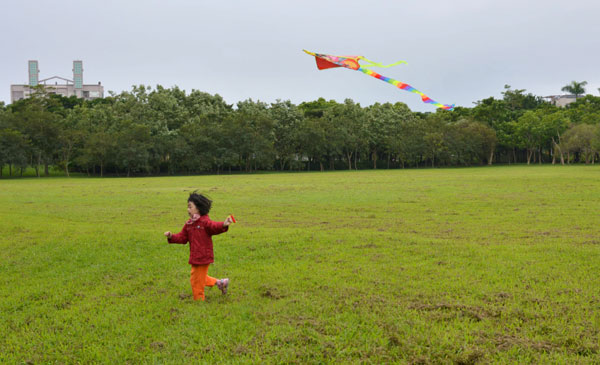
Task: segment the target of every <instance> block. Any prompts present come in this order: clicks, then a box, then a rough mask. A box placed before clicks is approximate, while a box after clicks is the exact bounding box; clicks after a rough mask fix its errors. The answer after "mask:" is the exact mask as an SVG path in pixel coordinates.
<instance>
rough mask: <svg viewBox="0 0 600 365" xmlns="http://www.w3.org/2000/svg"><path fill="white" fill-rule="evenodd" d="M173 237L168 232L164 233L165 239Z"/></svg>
mask: <svg viewBox="0 0 600 365" xmlns="http://www.w3.org/2000/svg"><path fill="white" fill-rule="evenodd" d="M172 236H173V234H172V233H171V232H169V231H167V232H165V237H167V238H171V237H172Z"/></svg>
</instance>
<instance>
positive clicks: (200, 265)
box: [165, 192, 233, 300]
mask: <svg viewBox="0 0 600 365" xmlns="http://www.w3.org/2000/svg"><path fill="white" fill-rule="evenodd" d="M211 205H212V201H211V200H210V199H208V198H207V197H205V196H204V195H202V194H196V192H193V193H191V194H190V196H189V198H188V208H187V211H188V214H189V216H190V219H189V220H188V221H187V222H185V224H184V225H183V229H182V230H181V232H179V233H177V234H172V233H171V232H165V236H166V237H167V238H168V241H169V243H181V244H186V243H188V241H189V243H190V260H189V263H190V265H192V272H191V276H190V282H191V284H192V293H193V294H194V300H204V287H205V286H211V287H212V286H214V285H217V287H218V288H219V289H220V290H221V292H222V293H223V294H227V287H228V286H229V279H227V278H225V279H219V280H217V279H215V278H213V277H210V276H208V266H209V265H210V264H212V263H213V262H214V253H213V242H212V238H211V237H212V236H214V235H216V234H220V233H223V232H227V230H228V229H229V225H230V224H231V223H232V222H233V221H232V218H231V216H229V217H227V219H225V221H224V222H214V221H211V220H210V218H209V217H208V212H209V210H210V206H211Z"/></svg>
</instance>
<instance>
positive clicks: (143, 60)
mask: <svg viewBox="0 0 600 365" xmlns="http://www.w3.org/2000/svg"><path fill="white" fill-rule="evenodd" d="M599 19H600V1H598V0H570V1H564V0H562V1H555V0H545V1H541V0H531V1H525V0H518V1H516V0H495V1H491V0H459V1H449V0H445V1H442V0H430V1H416V0H390V1H378V0H373V1H365V0H360V1H355V0H346V1H338V0H319V1H315V0H297V1H285V0H253V1H236V0H229V1H228V0H212V1H204V0H189V1H188V0H186V1H184V0H169V1H165V0H163V1H156V0H119V1H117V0H103V1H85V0H77V1H71V0H55V1H42V0H37V1H35V0H28V1H6V2H3V4H2V11H1V13H0V32H1V34H2V36H3V42H2V45H1V49H2V52H1V55H2V56H1V57H0V65H1V66H2V67H1V68H0V70H1V71H0V101H4V102H5V103H7V104H8V103H9V102H10V85H11V84H24V83H26V82H27V61H28V60H38V61H39V68H40V79H44V78H48V77H52V76H62V77H66V78H69V79H72V76H73V74H72V62H73V60H82V61H83V68H84V73H83V80H84V83H85V84H96V83H98V81H101V82H102V84H103V85H104V87H105V93H106V92H107V91H108V90H112V91H115V92H121V91H123V90H131V86H132V85H137V84H145V85H152V86H153V87H154V86H155V85H157V84H160V85H163V86H165V87H171V86H175V85H177V86H179V87H180V88H181V89H184V90H186V91H188V92H189V91H191V90H192V89H197V90H202V91H205V92H208V93H211V94H215V93H216V94H219V95H221V96H223V97H224V99H225V100H226V101H227V102H228V103H231V104H234V103H236V102H238V101H240V100H245V99H248V98H252V99H254V100H257V99H258V100H261V101H265V102H274V101H275V100H276V99H282V100H291V101H292V102H294V103H296V104H298V103H300V102H302V101H310V100H315V99H317V98H319V97H324V98H326V99H334V100H338V101H343V100H344V99H345V98H352V99H353V100H355V101H357V102H359V103H361V105H363V106H367V105H371V104H373V103H375V102H380V103H383V102H392V103H394V102H397V101H401V102H405V103H406V104H408V105H409V107H410V108H411V109H413V110H416V111H434V108H433V107H432V106H431V105H426V104H423V103H422V102H421V100H420V98H419V96H418V95H415V94H411V93H407V92H405V91H401V90H398V89H395V88H394V87H393V86H391V85H389V84H386V83H384V82H381V81H379V80H376V79H374V78H371V77H369V76H366V75H364V74H362V73H359V72H355V71H352V70H346V69H332V70H324V71H318V70H317V68H316V66H315V61H314V59H313V58H312V57H310V56H309V55H306V54H304V53H303V52H302V49H308V50H311V51H315V52H320V53H327V54H334V55H348V54H351V55H363V56H365V57H367V58H369V59H371V60H373V61H377V62H382V63H392V62H395V61H398V60H405V61H407V62H408V64H406V65H400V66H396V67H393V68H389V69H380V71H378V72H381V73H382V74H383V75H385V76H388V77H391V78H394V79H397V80H399V81H402V82H405V83H408V84H411V85H412V86H413V87H415V88H417V89H418V90H421V91H422V92H424V93H425V94H427V95H428V96H430V97H431V98H432V99H434V100H436V101H439V102H441V103H446V104H453V103H455V104H456V105H459V106H467V107H470V106H472V105H473V102H475V101H477V100H481V99H484V98H486V97H489V96H495V97H500V96H501V94H500V93H501V92H502V90H503V87H504V85H505V84H509V85H511V86H512V87H513V88H519V89H527V91H528V92H531V93H533V94H536V95H540V96H546V95H555V94H561V91H560V89H561V88H562V87H563V86H564V85H566V84H568V83H570V82H571V81H572V80H576V81H587V82H588V86H587V92H588V93H591V94H594V95H599V92H598V88H599V87H600V20H599Z"/></svg>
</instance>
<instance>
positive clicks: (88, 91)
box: [10, 61, 104, 103]
mask: <svg viewBox="0 0 600 365" xmlns="http://www.w3.org/2000/svg"><path fill="white" fill-rule="evenodd" d="M28 71H29V83H28V84H27V85H10V101H11V103H14V102H15V101H18V100H21V99H25V98H28V97H29V96H30V95H31V93H32V92H33V89H32V88H31V87H32V86H38V85H44V86H45V87H46V88H47V89H48V92H49V93H50V94H58V95H62V96H65V97H69V96H76V97H78V98H83V99H85V100H92V99H96V98H103V97H104V86H102V84H101V83H100V82H98V84H97V85H95V84H94V85H84V84H83V62H82V61H73V80H69V79H66V78H64V77H59V76H53V77H50V78H47V79H43V80H40V79H39V73H40V69H39V66H38V61H29V67H28ZM50 80H61V81H64V83H61V84H59V83H58V81H54V84H51V83H50V84H48V81H50Z"/></svg>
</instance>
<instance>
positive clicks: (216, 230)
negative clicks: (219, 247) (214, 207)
mask: <svg viewBox="0 0 600 365" xmlns="http://www.w3.org/2000/svg"><path fill="white" fill-rule="evenodd" d="M223 223H224V222H215V221H211V220H210V219H209V220H208V221H207V222H206V227H205V229H206V233H208V234H209V235H211V236H214V235H216V234H221V233H223V232H227V231H228V230H229V226H224V225H223Z"/></svg>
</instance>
